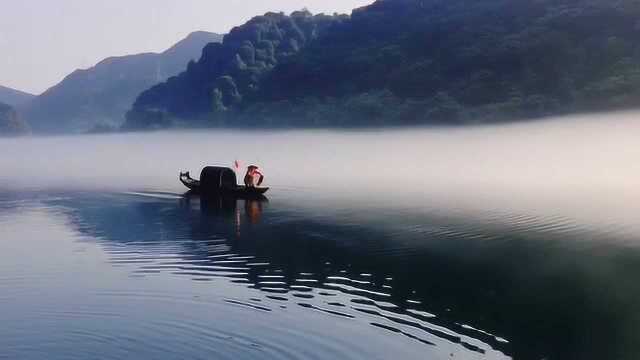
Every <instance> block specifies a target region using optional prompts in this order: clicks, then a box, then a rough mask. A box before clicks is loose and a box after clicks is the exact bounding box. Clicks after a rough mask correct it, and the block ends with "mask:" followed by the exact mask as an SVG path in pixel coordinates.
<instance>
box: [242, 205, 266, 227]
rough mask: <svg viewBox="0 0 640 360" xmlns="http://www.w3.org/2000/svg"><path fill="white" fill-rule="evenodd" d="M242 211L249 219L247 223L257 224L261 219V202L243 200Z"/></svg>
mask: <svg viewBox="0 0 640 360" xmlns="http://www.w3.org/2000/svg"><path fill="white" fill-rule="evenodd" d="M244 211H245V214H246V215H247V217H248V218H249V222H250V223H252V224H257V223H259V222H260V218H261V217H262V202H261V201H258V200H254V199H249V200H245V202H244Z"/></svg>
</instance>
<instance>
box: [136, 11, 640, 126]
mask: <svg viewBox="0 0 640 360" xmlns="http://www.w3.org/2000/svg"><path fill="white" fill-rule="evenodd" d="M638 19H640V2H638V1H636V0H613V1H601V0H473V1H472V0H379V1H377V2H375V3H374V4H372V5H370V6H367V7H364V8H361V9H357V10H354V12H353V14H352V16H351V17H350V18H349V19H344V20H342V21H334V22H333V23H332V25H331V26H328V27H326V29H325V31H323V32H322V34H321V36H319V37H317V38H316V39H314V40H313V41H312V42H309V41H307V42H306V43H305V46H304V47H303V48H302V49H301V50H300V51H297V52H296V49H297V44H298V43H299V42H300V41H301V40H300V39H304V36H303V35H304V34H305V32H304V31H303V32H302V35H301V34H299V33H298V32H297V31H296V30H295V27H294V26H293V25H296V24H297V25H298V27H300V25H299V24H298V23H297V21H296V20H295V19H294V18H293V17H292V18H291V19H289V18H288V19H287V22H286V23H287V24H290V23H293V25H289V28H288V29H289V30H288V31H287V34H288V35H287V41H284V42H282V41H281V42H280V43H279V44H280V46H279V47H278V48H277V49H276V50H275V52H276V54H277V53H281V54H282V52H283V51H284V52H286V51H287V50H289V51H290V52H288V53H287V55H288V56H284V57H278V56H277V55H276V57H277V58H278V59H277V60H278V61H276V62H273V61H271V62H269V61H266V62H265V64H266V65H265V66H266V67H265V68H262V69H263V71H260V72H258V73H253V72H251V71H249V69H254V68H253V67H252V66H251V65H250V64H252V59H253V58H254V56H255V59H256V61H257V59H262V58H267V55H266V54H263V53H262V52H260V54H261V55H260V56H258V53H259V52H258V49H257V47H256V48H254V49H251V46H249V44H245V45H246V46H243V43H242V42H241V41H236V42H235V43H236V44H237V46H236V48H235V49H236V50H235V51H233V52H232V53H233V56H234V57H233V59H231V60H228V61H231V62H233V63H234V64H235V65H234V66H230V67H229V68H230V69H235V70H236V71H235V72H234V71H228V72H227V73H225V74H228V75H231V76H232V77H233V79H234V80H235V83H236V85H237V89H238V91H239V93H240V95H241V98H240V99H239V100H240V101H237V100H238V98H237V97H236V96H229V95H227V94H225V93H224V92H222V93H221V94H214V93H213V85H210V88H202V89H201V91H203V92H204V93H205V94H206V99H207V102H208V103H207V102H205V101H203V102H202V106H201V107H194V106H193V102H188V101H183V102H181V104H182V105H185V107H188V108H189V109H190V110H192V112H191V113H190V112H189V111H182V112H178V111H174V109H173V108H171V107H166V105H168V104H169V103H168V102H162V101H156V102H150V104H152V105H153V106H155V107H162V106H164V108H166V109H168V111H169V112H170V113H172V114H175V115H177V116H178V117H186V118H188V117H190V116H194V117H199V118H203V117H206V118H209V119H210V118H214V119H215V122H214V123H216V124H226V125H232V126H245V125H252V126H255V125H261V126H274V125H298V126H325V125H337V126H352V125H381V124H383V125H397V124H413V123H470V122H488V121H506V120H514V119H521V118H533V117H541V116H548V115H554V114H564V113H571V112H578V111H594V110H607V109H613V108H622V107H632V106H637V105H638V104H639V103H640V65H639V64H640V36H639V35H640V20H638ZM245 26H246V25H245ZM281 27H282V28H285V26H284V25H281ZM269 34H271V35H272V36H273V35H278V34H280V32H273V33H271V32H269ZM279 39H282V38H279ZM243 40H244V39H243ZM294 40H295V41H294ZM252 44H253V45H254V47H255V46H256V44H255V43H252ZM285 45H286V46H285ZM283 46H284V47H283ZM265 52H268V51H267V50H265ZM217 54H219V53H217ZM202 62H203V60H201V61H200V63H202ZM271 68H272V69H271ZM269 69H271V71H269ZM210 78H211V77H207V76H205V77H204V78H202V79H210ZM202 79H201V82H203V81H202ZM208 84H215V82H214V81H208ZM186 88H189V86H187V87H186ZM175 94H176V92H175V91H174V92H173V93H172V95H168V94H165V97H167V98H169V97H175ZM143 100H144V95H143V97H141V98H140V99H139V105H144V101H143ZM212 103H213V104H215V105H212ZM160 104H161V105H162V106H160ZM198 104H200V103H198ZM221 105H222V106H221ZM213 109H215V110H216V111H213Z"/></svg>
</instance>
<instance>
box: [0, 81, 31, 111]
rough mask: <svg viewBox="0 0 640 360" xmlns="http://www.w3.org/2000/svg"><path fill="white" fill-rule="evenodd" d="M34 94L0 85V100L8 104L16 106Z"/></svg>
mask: <svg viewBox="0 0 640 360" xmlns="http://www.w3.org/2000/svg"><path fill="white" fill-rule="evenodd" d="M34 97H35V95H32V94H29V93H26V92H24V91H20V90H16V89H11V88H8V87H5V86H1V85H0V102H1V103H4V104H7V105H10V106H18V105H22V104H24V103H26V102H28V101H29V100H31V99H33V98H34Z"/></svg>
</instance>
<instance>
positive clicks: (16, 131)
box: [0, 103, 30, 136]
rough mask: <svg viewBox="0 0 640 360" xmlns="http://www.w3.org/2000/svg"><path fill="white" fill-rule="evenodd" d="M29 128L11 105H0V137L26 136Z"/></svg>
mask: <svg viewBox="0 0 640 360" xmlns="http://www.w3.org/2000/svg"><path fill="white" fill-rule="evenodd" d="M29 132H30V130H29V126H28V125H27V123H26V122H24V120H23V119H21V118H20V117H19V116H18V114H17V113H16V111H15V110H14V109H13V108H12V107H11V106H9V105H6V104H3V103H0V136H16V135H25V134H28V133H29Z"/></svg>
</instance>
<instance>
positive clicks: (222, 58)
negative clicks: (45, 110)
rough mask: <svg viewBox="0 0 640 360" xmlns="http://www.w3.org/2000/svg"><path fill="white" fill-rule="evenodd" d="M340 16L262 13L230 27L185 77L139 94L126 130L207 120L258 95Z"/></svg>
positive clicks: (192, 65)
mask: <svg viewBox="0 0 640 360" xmlns="http://www.w3.org/2000/svg"><path fill="white" fill-rule="evenodd" d="M346 19H347V17H346V16H338V15H335V16H326V15H316V16H312V15H311V14H310V13H309V12H307V11H298V12H294V13H292V14H291V16H287V15H284V14H282V13H267V14H265V15H263V16H257V17H254V18H253V19H251V20H250V21H249V22H247V23H246V24H244V25H242V26H239V27H236V28H234V29H232V30H231V32H229V34H228V35H226V36H225V37H224V40H223V42H222V43H219V44H218V43H212V44H209V45H207V46H206V47H205V49H204V51H203V53H202V57H201V58H200V60H199V61H197V62H195V61H192V62H190V63H189V65H188V66H187V69H186V71H185V72H183V73H181V74H180V75H178V76H176V77H172V78H170V79H169V80H168V81H167V82H165V83H162V84H159V85H156V86H154V87H153V88H151V89H149V90H148V91H145V92H144V93H142V94H141V95H140V96H139V97H138V99H137V100H136V103H135V105H134V107H133V110H132V111H131V112H130V113H129V114H128V115H127V123H126V127H127V128H147V127H158V126H166V125H169V124H170V123H171V122H172V121H174V120H175V119H187V120H193V119H200V120H202V119H203V118H206V120H210V119H209V115H210V113H211V112H212V111H214V110H215V111H220V112H223V111H226V110H228V109H233V108H236V107H237V106H239V105H240V104H242V102H243V99H244V98H251V97H253V95H254V94H255V93H256V92H258V91H259V87H260V83H261V80H262V78H263V77H264V76H266V75H267V74H268V73H269V72H270V71H271V70H272V69H273V68H274V67H276V66H277V65H278V64H279V63H280V62H281V61H283V60H285V59H287V58H289V57H292V56H293V55H295V54H296V53H297V52H299V51H300V50H301V49H303V48H304V47H305V46H306V45H307V44H309V43H310V42H312V41H313V40H314V39H315V38H317V37H318V36H321V34H322V33H324V32H325V31H326V29H328V28H329V27H331V26H332V25H333V24H336V23H339V22H341V21H344V20H346Z"/></svg>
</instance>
